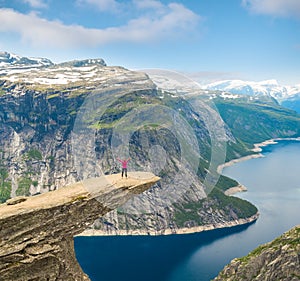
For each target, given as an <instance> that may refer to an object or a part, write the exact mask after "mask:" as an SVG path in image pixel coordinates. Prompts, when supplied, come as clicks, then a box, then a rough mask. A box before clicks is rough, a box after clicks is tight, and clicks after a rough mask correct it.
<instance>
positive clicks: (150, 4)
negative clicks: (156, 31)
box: [133, 0, 165, 10]
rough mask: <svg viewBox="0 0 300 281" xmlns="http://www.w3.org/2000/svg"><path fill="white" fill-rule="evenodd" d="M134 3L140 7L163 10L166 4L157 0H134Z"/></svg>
mask: <svg viewBox="0 0 300 281" xmlns="http://www.w3.org/2000/svg"><path fill="white" fill-rule="evenodd" d="M133 4H134V5H135V6H136V7H137V8H139V9H155V10H163V9H164V8H165V6H164V5H163V4H162V3H161V2H160V1H156V0H133Z"/></svg>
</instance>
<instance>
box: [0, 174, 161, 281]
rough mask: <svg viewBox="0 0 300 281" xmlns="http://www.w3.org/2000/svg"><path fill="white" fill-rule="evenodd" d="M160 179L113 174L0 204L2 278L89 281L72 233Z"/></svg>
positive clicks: (0, 271) (0, 264)
mask: <svg viewBox="0 0 300 281" xmlns="http://www.w3.org/2000/svg"><path fill="white" fill-rule="evenodd" d="M158 180H159V178H158V177H156V176H154V175H153V174H151V173H143V172H135V173H131V174H130V178H128V179H122V178H121V177H120V174H116V175H109V176H103V177H99V178H91V179H88V180H84V181H81V182H77V183H75V184H72V185H69V186H66V187H62V188H60V189H58V190H55V191H51V192H48V193H44V194H41V195H37V196H32V197H17V198H14V199H11V200H8V201H7V202H6V203H5V204H2V205H0V280H1V281H4V280H5V281H9V280H13V281H18V280H19V281H21V280H22V281H24V280H26V281H27V280H32V281H33V280H39V281H41V280H49V281H50V280H64V281H67V280H70V281H74V280H89V278H88V276H87V275H85V274H84V273H83V272H82V270H81V268H80V266H79V264H78V263H77V261H76V257H75V253H74V245H73V236H74V235H77V234H79V233H81V232H82V231H83V230H84V229H86V228H87V227H88V226H89V225H91V224H92V223H93V222H94V221H95V219H96V218H98V217H99V216H103V215H104V214H106V213H107V212H109V211H111V210H113V209H115V208H116V207H118V206H120V205H122V204H124V203H125V202H126V201H127V200H128V199H129V198H131V197H133V196H134V195H136V194H139V193H141V192H143V191H145V190H147V189H148V188H149V187H150V186H152V185H153V184H155V183H156V182H157V181H158Z"/></svg>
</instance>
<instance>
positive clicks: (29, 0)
mask: <svg viewBox="0 0 300 281" xmlns="http://www.w3.org/2000/svg"><path fill="white" fill-rule="evenodd" d="M23 2H24V3H26V4H29V5H30V6H31V7H32V8H46V7H47V4H46V3H45V2H44V1H43V0H23Z"/></svg>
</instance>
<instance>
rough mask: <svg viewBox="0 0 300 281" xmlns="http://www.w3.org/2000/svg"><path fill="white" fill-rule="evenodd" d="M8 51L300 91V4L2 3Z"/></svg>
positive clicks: (1, 28) (2, 44)
mask: <svg viewBox="0 0 300 281" xmlns="http://www.w3.org/2000/svg"><path fill="white" fill-rule="evenodd" d="M0 36H1V37H0V38H1V40H0V50H3V51H9V52H14V53H17V54H20V55H24V56H39V57H48V58H50V59H51V60H53V61H54V62H60V61H67V60H71V59H81V58H97V57H101V58H103V59H104V60H105V61H106V62H107V63H108V64H109V65H122V66H125V67H127V68H130V69H144V68H163V69H171V70H176V71H182V72H186V73H190V74H191V75H192V76H193V77H195V79H198V80H200V81H214V80H223V79H244V80H254V81H260V80H266V79H277V80H278V82H279V83H280V84H283V85H294V84H300V1H299V0H194V1H193V0H190V1H176V0H174V1H167V0H161V1H158V0H129V1H118V0H73V1H70V0H64V1H62V0H0Z"/></svg>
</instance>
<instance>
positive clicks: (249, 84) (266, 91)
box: [204, 79, 300, 102]
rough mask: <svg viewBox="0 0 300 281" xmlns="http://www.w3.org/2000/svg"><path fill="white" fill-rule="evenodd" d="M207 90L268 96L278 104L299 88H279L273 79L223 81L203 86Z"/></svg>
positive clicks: (299, 90) (299, 91)
mask: <svg viewBox="0 0 300 281" xmlns="http://www.w3.org/2000/svg"><path fill="white" fill-rule="evenodd" d="M204 89H207V90H217V91H225V92H229V93H233V94H238V95H249V96H268V97H273V98H276V99H277V100H278V101H279V102H280V101H282V100H284V99H286V98H288V97H290V96H291V95H295V94H298V93H300V86H299V85H298V86H293V87H292V86H281V85H279V83H278V82H277V80H275V79H271V80H265V81H260V82H254V81H243V80H224V81H217V82H214V83H210V84H208V85H205V86H204Z"/></svg>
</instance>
